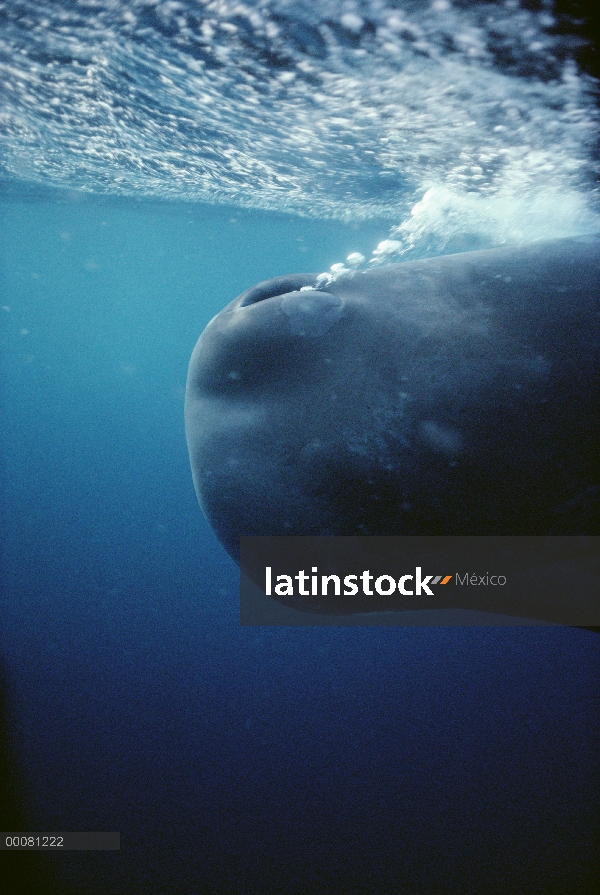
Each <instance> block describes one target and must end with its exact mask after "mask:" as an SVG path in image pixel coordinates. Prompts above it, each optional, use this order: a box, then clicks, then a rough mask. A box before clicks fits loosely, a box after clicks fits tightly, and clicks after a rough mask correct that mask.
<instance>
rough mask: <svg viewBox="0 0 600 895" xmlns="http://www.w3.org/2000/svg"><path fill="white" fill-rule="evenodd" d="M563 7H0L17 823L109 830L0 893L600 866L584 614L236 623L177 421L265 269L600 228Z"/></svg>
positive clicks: (571, 30)
mask: <svg viewBox="0 0 600 895" xmlns="http://www.w3.org/2000/svg"><path fill="white" fill-rule="evenodd" d="M555 7H556V9H555ZM565 8H567V9H568V8H569V4H564V3H563V4H552V3H545V2H543V3H539V4H536V3H523V4H519V3H517V2H512V3H511V2H509V3H507V4H489V3H479V4H466V3H455V4H452V3H449V2H446V0H435V2H433V3H425V2H421V0H411V2H408V0H407V2H406V3H404V4H403V3H401V2H396V0H393V2H392V0H390V3H389V8H388V7H387V6H385V4H383V3H380V2H377V0H369V2H367V0H364V2H358V0H357V2H341V0H340V2H337V0H323V4H322V5H319V6H318V7H317V6H315V5H314V4H306V3H303V2H292V0H256V2H251V3H247V4H237V3H234V2H233V0H232V2H229V0H219V2H216V0H215V2H213V0H211V2H209V0H201V2H198V3H196V2H195V0H194V2H191V0H190V2H182V3H166V2H162V0H161V2H156V3H155V2H147V0H131V2H128V3H122V4H120V3H116V4H115V3H112V2H111V0H81V2H75V0H57V2H56V3H46V2H37V0H36V2H35V3H33V2H30V0H10V2H0V26H1V28H2V30H1V32H0V75H1V79H0V83H1V88H0V89H1V99H2V105H1V107H0V184H1V189H0V253H1V254H0V290H1V296H0V321H1V325H2V330H1V340H2V370H1V372H2V383H3V385H2V392H1V393H0V398H1V402H2V406H1V410H2V419H3V423H4V425H3V436H2V437H3V441H2V451H3V491H4V494H3V504H2V510H3V518H2V536H3V565H2V573H1V581H2V588H3V589H2V603H1V611H0V696H3V697H4V699H5V703H6V705H5V713H4V714H5V729H6V743H4V746H3V747H2V748H0V758H1V759H2V760H3V761H4V763H5V764H6V767H5V768H4V777H5V779H4V780H2V779H1V777H2V767H3V766H0V821H1V823H0V826H3V828H4V829H6V830H13V829H15V826H18V828H19V831H24V830H30V831H34V830H39V831H43V830H46V831H61V830H62V831H77V830H81V831H86V830H88V831H90V830H107V831H111V830H115V831H116V830H118V831H121V834H122V836H121V843H122V845H121V851H120V852H80V853H78V852H68V853H67V852H65V853H63V854H55V855H49V854H46V855H41V856H36V855H8V856H7V855H4V854H2V855H1V856H0V857H2V858H4V859H5V860H4V861H3V862H2V863H1V864H0V874H1V873H4V874H5V876H4V878H3V879H2V878H1V877H0V884H2V883H3V884H4V885H5V890H6V891H8V893H9V895H29V893H32V895H54V893H57V895H221V893H223V895H229V893H231V895H238V893H239V895H313V893H314V895H321V893H323V895H477V893H480V892H486V893H489V895H550V893H552V895H553V893H559V895H588V893H590V895H591V893H595V892H596V891H597V888H596V886H597V879H598V878H599V876H600V860H599V858H600V855H599V850H598V842H597V836H596V831H597V828H598V821H599V820H600V818H599V816H598V804H599V798H600V763H599V759H598V756H599V755H600V651H599V649H598V637H597V635H594V634H592V633H589V632H587V631H582V630H575V629H566V628H558V627H556V628H549V627H535V626H534V627H523V628H512V627H509V628H503V627H495V628H485V627H478V628H476V627H473V628H456V627H447V628H419V627H413V628H406V629H402V628H398V627H394V628H381V627H377V628H362V627H361V628H313V627H307V628H297V627H295V628H282V627H278V628H241V627H240V625H239V592H238V586H239V581H238V570H237V567H236V566H235V565H234V564H233V563H232V561H231V560H230V559H229V557H228V556H227V555H226V553H225V552H224V550H223V549H222V548H221V547H220V545H219V543H218V542H217V540H216V539H215V537H214V535H213V534H212V532H211V531H210V529H209V527H208V525H207V523H206V522H205V520H204V519H203V516H202V514H201V512H200V510H199V508H198V505H197V501H196V497H195V494H194V490H193V486H192V481H191V474H190V470H189V464H188V458H187V450H186V444H185V436H184V429H183V397H184V387H185V378H186V371H187V364H188V360H189V356H190V353H191V351H192V348H193V346H194V344H195V342H196V340H197V338H198V335H199V333H200V332H201V330H202V328H203V327H204V326H205V325H206V323H207V322H208V321H209V320H210V319H211V317H212V316H213V315H214V314H216V313H217V312H218V311H219V310H220V309H221V308H222V307H223V306H224V305H225V304H227V303H228V302H229V301H231V300H232V299H233V298H234V297H235V296H236V295H238V294H239V293H241V292H242V291H243V290H245V289H247V288H248V287H250V286H252V285H253V284H255V283H257V282H259V281H261V280H264V279H267V278H270V277H273V276H277V275H280V274H288V273H293V272H300V271H314V272H320V271H326V270H328V269H329V268H330V266H331V265H332V264H336V263H340V262H343V261H344V259H345V258H346V257H347V256H348V254H349V253H351V252H361V253H362V254H364V256H365V258H366V259H369V257H370V258H371V259H372V261H373V262H375V263H378V262H380V261H381V260H386V259H388V258H395V260H398V259H402V258H404V257H414V256H415V255H416V256H424V255H428V254H435V253H436V252H438V253H439V252H441V251H456V250H459V249H461V248H468V247H474V246H481V245H499V244H505V243H511V242H512V243H523V242H527V241H530V240H532V239H536V238H543V237H552V236H561V235H570V234H574V233H581V232H591V231H592V230H594V229H596V230H597V229H598V221H599V220H600V218H599V209H598V194H597V190H596V189H595V188H594V183H595V178H596V177H597V161H596V159H597V156H596V155H595V149H594V147H595V143H596V140H597V124H598V111H597V107H596V105H595V104H594V86H595V85H596V82H595V81H594V78H593V75H594V70H593V66H592V65H591V64H590V65H587V63H589V61H590V56H589V54H588V56H585V45H584V44H581V45H579V44H577V43H576V41H575V42H574V40H573V34H579V31H578V30H577V29H578V28H580V26H579V25H577V24H576V21H575V20H576V16H575V18H574V17H573V16H571V18H569V16H568V15H567V14H566V13H565V12H564V10H565ZM561 10H562V12H561ZM574 22H575V24H574ZM582 47H583V49H582ZM586 60H587V62H586ZM586 65H587V67H586ZM378 246H379V248H377V247H378ZM366 263H368V261H367V262H366ZM0 720H1V719H0ZM3 787H4V788H3ZM7 787H8V795H7V797H6V801H5V802H4V803H3V804H2V797H3V796H4V795H5V790H6V788H7Z"/></svg>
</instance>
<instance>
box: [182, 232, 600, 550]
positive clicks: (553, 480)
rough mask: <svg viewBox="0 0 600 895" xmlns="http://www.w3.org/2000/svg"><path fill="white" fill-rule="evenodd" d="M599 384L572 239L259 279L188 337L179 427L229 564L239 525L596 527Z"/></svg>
mask: <svg viewBox="0 0 600 895" xmlns="http://www.w3.org/2000/svg"><path fill="white" fill-rule="evenodd" d="M307 287H309V288H307ZM599 397H600V239H598V238H596V237H581V238H576V239H564V240H556V241H552V242H543V243H534V244H532V245H529V246H526V247H522V248H502V249H492V250H486V251H477V252H468V253H463V254H457V255H448V256H444V257H437V258H431V259H427V260H423V261H411V262H406V263H402V264H395V265H390V266H387V267H380V268H376V269H372V270H368V271H364V272H353V273H350V274H346V275H344V276H342V277H340V278H339V279H337V280H335V281H334V282H332V283H331V284H330V285H328V286H326V287H323V286H319V287H317V286H316V276H315V275H314V274H301V275H297V276H289V277H277V278H275V279H272V280H269V281H267V282H265V283H261V284H259V285H258V286H256V287H254V288H253V289H250V290H248V291H247V292H244V293H243V294H242V295H241V296H239V297H238V298H237V299H235V301H233V302H231V304H229V305H228V306H227V307H226V308H224V310H223V311H221V313H219V314H218V315H217V316H216V317H215V318H214V319H213V320H211V322H210V323H209V324H208V326H207V327H206V329H205V330H204V332H203V333H202V335H201V337H200V339H199V341H198V343H197V345H196V347H195V349H194V352H193V354H192V358H191V362H190V367H189V373H188V380H187V389H186V404H185V420H186V435H187V442H188V448H189V454H190V461H191V467H192V473H193V479H194V485H195V489H196V493H197V495H198V499H199V502H200V505H201V507H202V509H203V511H204V513H205V515H206V517H207V519H208V521H209V523H210V525H211V526H212V528H213V530H214V532H215V533H216V535H217V537H218V538H219V540H220V541H221V543H222V544H223V546H224V547H225V549H226V550H227V551H228V553H229V554H230V555H231V556H232V557H233V558H234V559H235V560H236V561H239V538H240V536H241V535H361V534H364V535H381V534H386V535H389V534H393V535H423V534H431V535H450V534H451V535H467V534H470V535H483V534H487V535H507V534H508V535H540V534H542V535H548V534H549V535H553V534H556V535H558V534H567V535H572V534H598V533H599V504H600V499H599V494H600V488H599V485H600V451H599V450H598V445H599V444H600V437H599V436H600V432H599V417H600V414H599V409H600V408H599V404H600V401H599Z"/></svg>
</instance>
